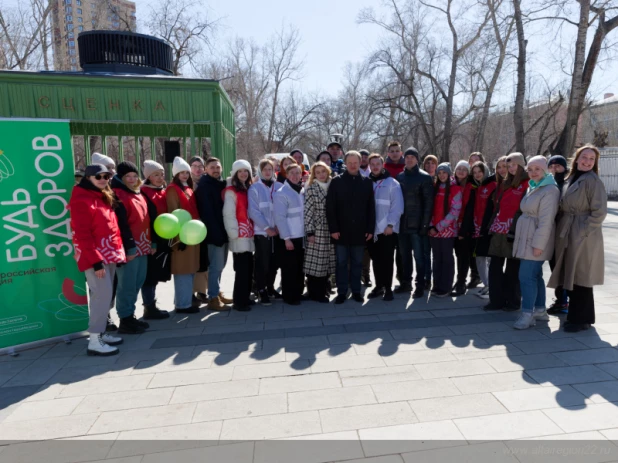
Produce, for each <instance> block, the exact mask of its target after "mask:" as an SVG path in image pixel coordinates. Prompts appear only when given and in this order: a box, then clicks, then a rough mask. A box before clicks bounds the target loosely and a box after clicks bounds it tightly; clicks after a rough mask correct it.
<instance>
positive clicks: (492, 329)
mask: <svg viewBox="0 0 618 463" xmlns="http://www.w3.org/2000/svg"><path fill="white" fill-rule="evenodd" d="M449 329H450V330H451V331H453V333H455V334H476V333H499V332H503V331H511V330H512V329H513V327H512V326H509V325H507V324H506V323H501V322H493V323H471V324H466V325H452V326H449Z"/></svg>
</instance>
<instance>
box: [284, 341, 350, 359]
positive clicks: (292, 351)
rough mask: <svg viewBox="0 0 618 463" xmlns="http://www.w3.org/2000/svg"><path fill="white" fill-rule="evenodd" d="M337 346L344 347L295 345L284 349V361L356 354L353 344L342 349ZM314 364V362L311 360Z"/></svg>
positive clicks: (332, 357) (331, 357)
mask: <svg viewBox="0 0 618 463" xmlns="http://www.w3.org/2000/svg"><path fill="white" fill-rule="evenodd" d="M337 347H345V345H343V344H339V345H338V346H328V347H327V346H321V347H319V348H315V347H296V348H289V349H286V350H285V360H286V362H291V361H294V360H296V359H304V360H311V361H313V360H315V359H335V358H343V357H355V356H356V355H357V352H356V350H355V349H354V348H353V346H350V347H348V348H346V349H345V350H344V349H338V348H337ZM312 364H315V362H312Z"/></svg>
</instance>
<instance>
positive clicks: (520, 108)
mask: <svg viewBox="0 0 618 463" xmlns="http://www.w3.org/2000/svg"><path fill="white" fill-rule="evenodd" d="M513 7H514V11H515V28H516V30H517V46H518V50H519V54H518V56H517V92H516V94H515V109H514V111H513V124H514V126H515V149H516V150H517V151H519V152H520V153H524V152H525V150H526V144H525V132H524V100H525V98H526V44H527V41H526V38H525V35H524V23H523V20H522V17H521V0H513Z"/></svg>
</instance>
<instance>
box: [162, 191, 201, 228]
mask: <svg viewBox="0 0 618 463" xmlns="http://www.w3.org/2000/svg"><path fill="white" fill-rule="evenodd" d="M170 188H173V189H174V190H176V193H177V194H178V201H180V208H181V209H184V210H185V211H188V212H189V213H190V214H191V217H193V220H198V219H199V218H200V214H199V212H198V210H197V202H196V201H195V196H194V194H193V190H192V189H191V188H189V187H188V186H187V187H184V188H180V187H179V186H178V185H176V184H175V183H170V186H168V187H167V189H168V190H169V189H170Z"/></svg>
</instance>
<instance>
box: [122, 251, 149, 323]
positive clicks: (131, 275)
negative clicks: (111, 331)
mask: <svg viewBox="0 0 618 463" xmlns="http://www.w3.org/2000/svg"><path fill="white" fill-rule="evenodd" d="M147 270H148V256H139V257H136V258H135V259H133V260H132V261H131V262H127V263H126V264H123V265H122V266H120V267H118V268H117V270H116V275H118V289H117V290H116V311H117V312H118V318H126V317H132V316H133V314H134V313H135V303H136V302H137V296H138V295H139V291H140V289H142V286H143V285H144V281H146V271H147Z"/></svg>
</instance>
